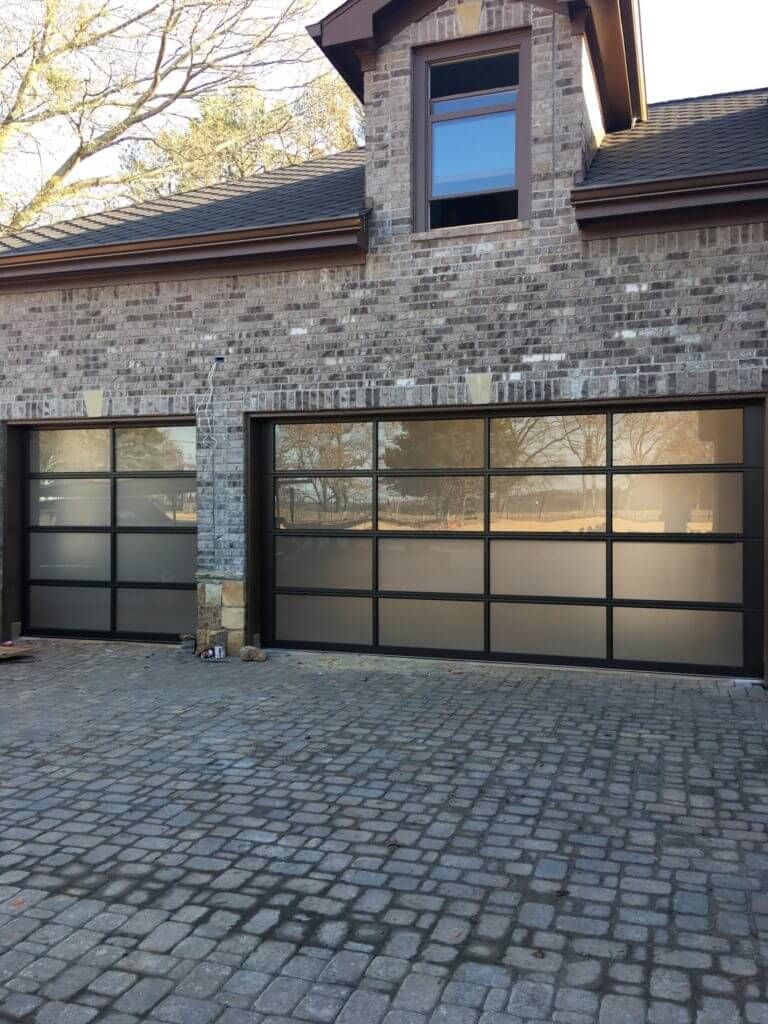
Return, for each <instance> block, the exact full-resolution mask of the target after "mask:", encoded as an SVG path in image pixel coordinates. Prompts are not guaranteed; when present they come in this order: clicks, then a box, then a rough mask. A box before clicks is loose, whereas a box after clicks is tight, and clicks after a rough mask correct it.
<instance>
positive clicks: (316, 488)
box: [275, 476, 373, 530]
mask: <svg viewBox="0 0 768 1024" xmlns="http://www.w3.org/2000/svg"><path fill="white" fill-rule="evenodd" d="M372 505H373V484H372V482H371V479H370V477H353V476H345V477H339V476H315V477H310V478H309V479H307V480H302V479H298V478H296V479H292V480H277V481H275V528H276V529H278V530H307V529H320V528H323V527H325V528H326V529H328V528H330V529H333V530H370V529H371V527H372V526H373V522H372V519H371V516H372Z"/></svg>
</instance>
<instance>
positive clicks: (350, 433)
mask: <svg viewBox="0 0 768 1024" xmlns="http://www.w3.org/2000/svg"><path fill="white" fill-rule="evenodd" d="M372 465H373V424H371V423H339V422H334V423H279V424H277V426H276V427H275V469H290V470H303V471H305V472H306V471H309V470H313V469H347V470H352V469H370V468H371V466H372Z"/></svg>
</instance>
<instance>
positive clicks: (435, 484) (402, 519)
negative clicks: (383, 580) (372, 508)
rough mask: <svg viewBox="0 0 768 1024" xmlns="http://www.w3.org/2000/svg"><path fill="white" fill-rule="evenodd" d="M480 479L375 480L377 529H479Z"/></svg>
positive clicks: (417, 478) (480, 520) (481, 518)
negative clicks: (376, 482)
mask: <svg viewBox="0 0 768 1024" xmlns="http://www.w3.org/2000/svg"><path fill="white" fill-rule="evenodd" d="M484 528H485V527H484V515H483V480H482V479H481V478H480V477H471V476H409V477H402V476H401V477H388V478H386V479H385V478H382V479H380V480H379V529H380V530H460V531H463V532H467V531H471V530H483V529H484Z"/></svg>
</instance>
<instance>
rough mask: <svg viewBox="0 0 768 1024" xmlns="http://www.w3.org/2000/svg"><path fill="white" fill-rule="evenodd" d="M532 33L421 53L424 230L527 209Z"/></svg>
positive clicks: (419, 193) (419, 214)
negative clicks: (528, 107) (530, 39)
mask: <svg viewBox="0 0 768 1024" xmlns="http://www.w3.org/2000/svg"><path fill="white" fill-rule="evenodd" d="M527 81H528V53H527V36H526V35H525V34H519V33H516V34H509V33H507V34H505V35H503V36H494V37H484V38H482V39H473V40H470V41H466V40H460V41H458V42H455V43H448V44H445V45H443V46H439V47H430V48H429V50H427V51H423V52H420V53H418V54H417V56H416V64H415V81H414V86H415V88H414V94H415V103H416V106H415V119H414V155H415V161H414V162H415V172H416V173H415V178H414V180H415V187H416V195H415V203H414V206H415V223H416V228H417V230H426V229H430V228H443V227H456V226H459V225H463V224H484V223H487V222H489V221H498V220H514V219H516V218H518V217H521V216H526V215H527V205H528V166H529V162H530V161H529V158H528V156H529V154H528V147H529V144H530V132H529V129H528V109H527V105H528V96H527V92H528V90H527Z"/></svg>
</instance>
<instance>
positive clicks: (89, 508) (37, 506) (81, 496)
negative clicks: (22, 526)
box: [29, 477, 110, 526]
mask: <svg viewBox="0 0 768 1024" xmlns="http://www.w3.org/2000/svg"><path fill="white" fill-rule="evenodd" d="M109 492H110V484H109V480H67V479H63V478H56V477H54V478H52V479H44V480H30V481H29V525H30V526H109V522H110V496H109Z"/></svg>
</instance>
